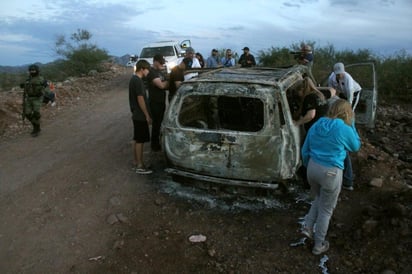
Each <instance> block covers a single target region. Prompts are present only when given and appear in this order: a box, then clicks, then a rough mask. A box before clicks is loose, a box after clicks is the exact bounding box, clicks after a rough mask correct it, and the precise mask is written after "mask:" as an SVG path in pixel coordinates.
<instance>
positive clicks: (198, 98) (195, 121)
mask: <svg viewBox="0 0 412 274" xmlns="http://www.w3.org/2000/svg"><path fill="white" fill-rule="evenodd" d="M178 120H179V123H180V125H181V126H182V127H192V128H202V129H215V130H216V129H217V130H219V129H221V130H235V131H245V132H257V131H260V130H261V129H262V128H263V125H264V108H263V102H262V100H260V99H258V98H251V97H230V96H211V95H189V96H186V97H185V98H184V101H183V104H182V107H181V109H180V112H179V117H178Z"/></svg>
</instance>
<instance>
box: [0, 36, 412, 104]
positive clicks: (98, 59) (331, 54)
mask: <svg viewBox="0 0 412 274" xmlns="http://www.w3.org/2000/svg"><path fill="white" fill-rule="evenodd" d="M91 38H92V34H91V33H90V32H89V31H87V30H83V29H78V30H77V31H76V32H75V33H73V34H71V36H70V37H69V38H66V37H65V36H64V35H60V36H58V37H57V38H56V42H55V49H54V51H55V53H56V54H57V55H58V56H60V59H58V60H57V61H55V62H52V63H49V64H47V65H41V70H42V74H43V75H44V76H46V77H47V78H48V79H51V80H52V81H62V80H64V79H67V78H68V77H70V76H81V75H85V74H87V73H88V72H89V71H91V70H96V71H101V70H102V69H103V68H102V66H101V64H102V62H104V61H107V60H109V59H110V57H109V55H108V53H107V51H106V50H104V49H101V48H99V47H98V46H97V45H95V44H93V43H91V42H90V39H91ZM307 43H308V44H309V45H311V46H312V48H313V49H314V51H313V52H314V57H315V60H314V66H313V70H312V72H313V75H314V77H315V78H316V79H317V80H318V81H322V80H323V79H325V78H326V77H327V76H328V75H329V73H330V72H331V71H332V67H333V65H334V64H335V63H336V62H343V63H344V64H350V63H359V62H364V61H374V62H375V64H376V70H377V75H378V89H379V98H380V99H383V100H385V101H388V102H394V103H399V102H403V103H411V102H412V76H411V74H410V73H409V72H410V71H412V55H410V54H407V53H406V51H405V50H400V51H398V52H397V53H395V54H394V55H392V56H377V55H376V54H374V53H373V52H372V51H370V50H369V49H359V50H357V51H353V50H343V51H338V50H336V49H335V47H334V46H333V45H327V46H324V47H319V48H317V47H316V45H315V43H314V42H311V41H309V42H307ZM299 49H300V42H299V43H294V44H292V45H291V46H290V47H271V48H268V49H265V50H260V51H259V52H258V54H257V56H256V57H257V58H258V60H259V64H260V65H261V66H267V67H283V66H291V65H293V64H295V63H296V61H295V59H294V55H293V54H291V51H299ZM220 52H224V50H222V51H220ZM236 54H237V53H235V55H236ZM235 57H236V56H235ZM25 78H26V72H24V73H1V74H0V90H10V89H11V88H12V87H15V86H18V84H19V83H20V82H22V81H24V79H25Z"/></svg>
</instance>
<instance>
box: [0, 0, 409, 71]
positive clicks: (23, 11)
mask: <svg viewBox="0 0 412 274" xmlns="http://www.w3.org/2000/svg"><path fill="white" fill-rule="evenodd" d="M77 29H86V30H88V31H89V32H91V33H92V35H93V37H92V39H91V41H92V42H94V43H96V44H97V45H98V46H99V47H101V48H104V49H106V50H107V51H108V53H109V54H110V55H114V56H123V55H125V54H140V50H141V48H142V47H143V46H144V44H146V43H148V42H153V41H159V40H178V41H182V40H184V39H190V40H191V41H192V46H193V47H194V49H195V50H196V51H199V52H201V53H202V54H203V55H204V56H205V57H207V56H208V55H209V54H210V50H211V49H212V48H218V49H222V48H231V49H232V50H234V51H236V52H238V53H241V49H242V48H243V47H244V46H248V47H249V48H250V50H251V52H252V53H253V54H255V55H257V54H258V52H259V51H260V50H266V49H270V48H271V47H289V46H291V45H292V44H294V43H300V42H301V41H313V42H315V47H316V46H318V47H323V46H327V45H333V46H334V47H335V48H336V49H338V50H344V49H349V50H354V51H356V50H358V49H370V50H372V51H373V52H374V53H375V54H377V55H379V56H383V55H386V56H387V55H393V54H394V53H396V52H399V51H400V50H402V49H404V50H406V51H407V52H408V53H409V54H412V0H291V1H286V0H284V1H277V0H276V1H275V0H253V1H250V0H249V1H246V0H233V1H232V0H226V1H225V0H222V1H217V0H207V1H205V0H191V1H190V0H157V1H141V0H138V1H136V0H134V1H126V0H124V1H123V0H95V1H91V0H18V1H11V0H2V1H1V3H0V65H3V66H5V65H12V66H14V65H24V64H29V63H33V62H42V63H47V62H50V61H53V60H55V59H57V58H58V57H57V56H56V55H55V53H54V50H53V48H54V44H55V41H56V37H57V36H58V35H65V36H66V37H70V35H71V34H72V33H74V32H76V30H77ZM315 50H316V48H315Z"/></svg>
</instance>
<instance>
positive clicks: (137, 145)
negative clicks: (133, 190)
mask: <svg viewBox="0 0 412 274" xmlns="http://www.w3.org/2000/svg"><path fill="white" fill-rule="evenodd" d="M149 71H150V64H149V63H148V62H147V61H146V60H140V61H138V62H137V64H136V71H135V73H134V75H133V76H132V78H131V79H130V81H129V106H130V111H131V113H132V120H133V141H134V144H133V156H134V165H135V167H134V169H135V171H136V173H137V174H142V175H146V174H151V173H152V171H151V170H150V169H148V168H146V167H145V165H144V161H143V144H144V143H146V142H148V141H149V140H150V132H149V125H150V124H151V123H152V118H151V116H150V112H149V106H148V104H147V97H146V92H145V87H144V84H143V80H142V79H143V78H144V77H146V76H147V75H148V74H149Z"/></svg>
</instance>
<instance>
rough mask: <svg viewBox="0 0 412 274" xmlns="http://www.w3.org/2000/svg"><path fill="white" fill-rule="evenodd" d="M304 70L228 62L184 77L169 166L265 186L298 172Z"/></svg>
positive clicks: (166, 130)
mask: <svg viewBox="0 0 412 274" xmlns="http://www.w3.org/2000/svg"><path fill="white" fill-rule="evenodd" d="M305 73H306V67H305V66H294V67H291V68H287V69H276V68H258V67H256V68H222V69H217V70H213V71H209V72H206V73H202V74H201V75H200V76H199V77H197V78H193V79H191V80H189V81H185V82H183V83H182V85H181V87H180V88H179V90H178V92H177V94H176V96H175V97H174V98H173V100H172V101H171V103H170V105H169V108H168V111H167V112H166V114H165V117H164V120H163V124H162V139H163V140H162V142H163V148H164V153H165V156H166V159H167V161H168V165H169V168H167V169H166V172H168V173H169V174H171V175H172V176H173V177H176V178H189V179H194V180H197V181H199V180H200V181H207V182H210V183H217V184H224V185H234V186H243V187H257V188H266V189H275V188H277V187H278V183H280V182H287V181H288V180H289V179H292V178H294V177H295V176H296V173H297V171H298V169H299V167H300V165H301V158H300V148H301V144H302V134H301V128H300V127H297V126H295V125H294V123H293V119H292V111H291V110H292V109H293V107H292V106H293V105H294V102H293V98H294V96H293V94H294V93H295V92H296V87H297V86H299V84H301V82H302V79H303V76H304V74H305ZM368 96H369V95H368ZM364 103H367V102H364ZM361 104H362V98H361ZM364 109H366V108H364ZM365 115H366V114H365ZM371 117H372V116H371ZM373 119H374V116H373ZM363 121H365V120H363Z"/></svg>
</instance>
